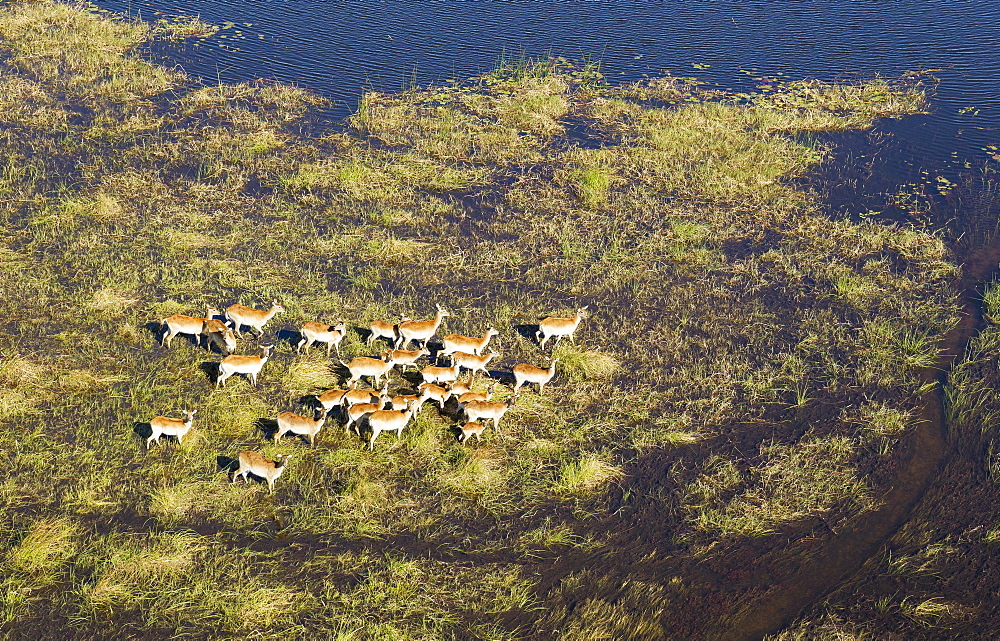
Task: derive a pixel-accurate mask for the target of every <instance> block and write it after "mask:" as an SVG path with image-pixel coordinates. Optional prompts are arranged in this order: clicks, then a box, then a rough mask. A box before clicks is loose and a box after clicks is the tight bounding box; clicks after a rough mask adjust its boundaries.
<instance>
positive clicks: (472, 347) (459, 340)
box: [438, 327, 500, 358]
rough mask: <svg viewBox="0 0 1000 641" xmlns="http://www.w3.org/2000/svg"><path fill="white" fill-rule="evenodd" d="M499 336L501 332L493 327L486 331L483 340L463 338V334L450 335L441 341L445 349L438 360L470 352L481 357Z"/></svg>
mask: <svg viewBox="0 0 1000 641" xmlns="http://www.w3.org/2000/svg"><path fill="white" fill-rule="evenodd" d="M499 335H500V332H498V331H497V330H495V329H493V328H492V327H491V328H489V329H487V330H486V334H485V335H484V336H483V337H482V338H474V337H472V336H463V335H461V334H448V335H447V336H445V337H444V338H443V339H442V341H441V342H442V343H443V347H442V348H441V351H440V352H438V358H441V357H442V356H449V355H451V354H454V353H455V352H468V353H470V354H475V355H476V356H479V355H480V354H482V352H483V350H484V349H486V346H487V345H489V343H490V339H491V338H493V337H494V336H499Z"/></svg>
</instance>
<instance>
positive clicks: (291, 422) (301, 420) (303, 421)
mask: <svg viewBox="0 0 1000 641" xmlns="http://www.w3.org/2000/svg"><path fill="white" fill-rule="evenodd" d="M326 414H327V410H326V409H323V410H322V411H320V414H319V418H309V417H308V416H301V415H299V414H292V413H291V412H282V413H281V414H278V431H277V432H275V433H274V444H275V445H277V444H278V441H279V440H281V437H282V436H284V435H285V433H286V432H291V433H292V434H298V435H300V436H305V437H307V438H308V439H309V446H310V447H316V435H317V434H319V430H320V428H322V427H323V423H325V422H326Z"/></svg>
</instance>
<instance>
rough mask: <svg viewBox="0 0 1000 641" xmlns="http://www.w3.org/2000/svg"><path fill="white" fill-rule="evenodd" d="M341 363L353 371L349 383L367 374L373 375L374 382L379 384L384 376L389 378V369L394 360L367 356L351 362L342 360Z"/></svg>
mask: <svg viewBox="0 0 1000 641" xmlns="http://www.w3.org/2000/svg"><path fill="white" fill-rule="evenodd" d="M340 364H341V365H343V366H344V367H346V368H347V369H348V370H350V372H351V378H349V379H348V380H347V382H348V383H352V382H355V381H360V380H361V379H362V378H363V377H365V376H371V378H372V383H373V384H374V385H378V382H379V381H380V380H382V377H383V376H385V377H386V379H388V378H389V371H390V370H391V369H392V361H389V362H386V361H383V360H379V359H377V358H369V357H367V356H358V357H356V358H353V359H351V362H350V363H345V362H344V361H340Z"/></svg>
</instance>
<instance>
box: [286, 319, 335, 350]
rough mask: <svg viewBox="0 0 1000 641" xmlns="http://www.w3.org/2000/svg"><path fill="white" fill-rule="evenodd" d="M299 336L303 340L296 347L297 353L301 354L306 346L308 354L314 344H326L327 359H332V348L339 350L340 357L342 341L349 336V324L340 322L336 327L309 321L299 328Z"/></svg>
mask: <svg viewBox="0 0 1000 641" xmlns="http://www.w3.org/2000/svg"><path fill="white" fill-rule="evenodd" d="M299 334H300V335H301V336H302V338H301V339H300V340H299V344H298V345H296V347H295V351H296V352H298V353H300V354H301V353H302V347H303V346H305V348H306V353H307V354H308V353H309V348H310V347H312V344H313V343H326V357H327V358H329V357H330V348H331V347H336V348H337V356H338V357H339V356H340V341H342V340H344V336H346V335H347V323H345V322H344V321H340V322H338V323H337V324H336V325H324V324H323V323H317V322H314V321H309V322H308V323H306V324H305V325H303V326H302V327H300V328H299Z"/></svg>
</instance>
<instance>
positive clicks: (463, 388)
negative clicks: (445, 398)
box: [449, 376, 472, 396]
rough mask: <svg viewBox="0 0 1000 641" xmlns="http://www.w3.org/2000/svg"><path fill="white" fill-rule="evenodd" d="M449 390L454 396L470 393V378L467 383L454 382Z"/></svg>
mask: <svg viewBox="0 0 1000 641" xmlns="http://www.w3.org/2000/svg"><path fill="white" fill-rule="evenodd" d="M449 389H450V390H451V393H452V394H453V395H454V396H461V395H462V394H465V393H466V392H469V391H472V377H471V376H470V377H469V380H467V381H455V382H454V383H452V384H451V385H450V386H449Z"/></svg>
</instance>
